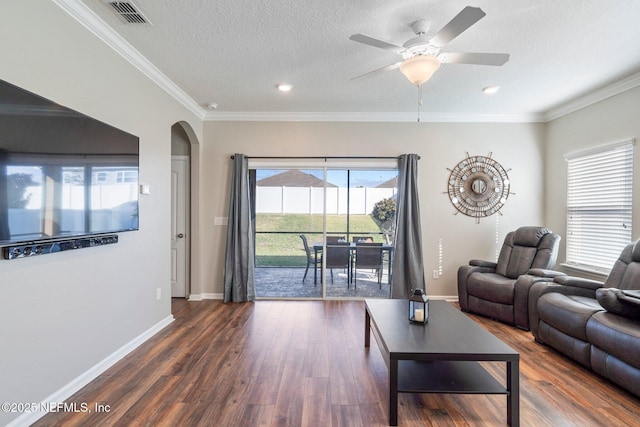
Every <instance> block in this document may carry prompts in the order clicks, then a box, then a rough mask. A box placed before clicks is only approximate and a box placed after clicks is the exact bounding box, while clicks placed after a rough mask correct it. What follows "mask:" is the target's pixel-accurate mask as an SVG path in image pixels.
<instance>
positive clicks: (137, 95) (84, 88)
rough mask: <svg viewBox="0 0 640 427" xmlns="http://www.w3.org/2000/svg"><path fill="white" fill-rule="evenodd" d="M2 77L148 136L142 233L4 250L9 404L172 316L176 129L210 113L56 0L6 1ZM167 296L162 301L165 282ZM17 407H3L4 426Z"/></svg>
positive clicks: (0, 372) (48, 391) (2, 335)
mask: <svg viewBox="0 0 640 427" xmlns="http://www.w3.org/2000/svg"><path fill="white" fill-rule="evenodd" d="M2 6H3V10H2V13H1V14H0V51H1V52H2V60H0V78H2V79H3V80H6V81H8V82H10V83H13V84H15V85H17V86H20V87H22V88H24V89H27V90H29V91H31V92H34V93H36V94H39V95H41V96H44V97H45V98H48V99H51V100H53V101H55V102H57V103H60V104H62V105H66V106H68V107H70V108H72V109H74V110H77V111H80V112H82V113H84V114H87V115H89V116H91V117H94V118H96V119H98V120H101V121H103V122H106V123H108V124H110V125H113V126H115V127H118V128H120V129H123V130H125V131H127V132H130V133H132V134H134V135H137V136H139V137H140V153H141V157H140V181H141V183H143V184H148V185H150V186H151V194H150V195H146V196H141V197H140V230H139V231H135V232H128V233H121V234H120V242H119V243H118V244H115V245H108V246H104V247H98V248H87V249H82V250H75V251H66V252H62V253H58V254H52V255H44V256H40V257H33V258H29V259H18V260H12V261H7V260H2V259H0V325H1V327H0V343H1V344H0V345H1V349H2V350H1V351H0V378H1V380H0V401H2V402H39V401H42V400H44V399H46V398H47V397H48V396H51V395H53V394H55V393H57V392H58V391H59V390H61V389H63V388H65V387H67V390H68V389H69V388H68V387H70V384H71V386H72V385H73V384H78V381H79V377H80V376H81V375H83V374H85V373H86V372H87V371H89V370H90V369H92V368H93V367H95V366H96V365H99V364H100V363H103V361H104V360H105V359H108V358H109V357H112V356H113V355H114V354H117V352H118V350H119V349H120V348H121V347H123V346H125V345H127V344H128V343H130V342H131V341H132V340H134V339H136V338H137V337H139V336H140V335H141V334H144V333H145V332H146V331H148V330H150V329H152V328H154V327H156V326H157V325H161V324H164V323H166V322H167V321H170V320H171V306H170V282H169V276H170V272H169V248H170V241H169V233H168V229H169V221H170V214H169V203H170V202H169V201H170V197H169V196H170V149H171V146H170V142H171V141H170V129H171V126H172V125H173V124H174V123H175V122H177V121H186V122H189V123H191V126H192V127H193V129H196V130H197V132H201V129H202V127H201V123H200V122H199V120H198V119H197V118H196V117H194V116H193V115H192V114H191V113H189V112H188V111H187V110H186V109H185V108H184V107H182V106H181V105H180V104H179V103H178V102H177V101H175V100H174V99H173V98H172V97H170V96H169V95H168V94H167V93H166V92H165V91H164V90H162V89H160V88H159V87H158V86H157V85H156V84H155V83H152V82H151V81H150V80H149V79H148V78H146V77H145V76H144V75H142V73H141V72H140V71H138V70H137V69H135V68H134V67H133V66H131V65H130V64H129V63H128V62H126V61H125V60H124V59H122V58H121V57H120V56H118V55H117V54H116V53H115V52H114V51H113V50H111V49H110V48H109V47H107V46H106V45H105V44H104V43H103V42H101V41H100V40H98V39H97V38H96V37H95V36H94V35H92V34H91V33H89V32H88V31H87V30H86V29H85V28H83V27H82V26H81V25H79V24H78V23H76V22H75V21H74V20H73V19H72V18H70V17H69V16H68V15H66V14H65V13H64V12H63V11H62V10H60V9H59V8H58V7H57V6H55V5H54V4H53V2H51V1H47V0H30V1H20V2H2ZM158 288H159V289H160V290H161V293H162V297H161V299H160V300H156V292H157V289H158ZM18 415H19V414H17V413H5V412H0V425H5V424H7V423H8V422H9V421H10V420H12V419H14V418H16V417H17V416H18Z"/></svg>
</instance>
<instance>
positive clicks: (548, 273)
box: [527, 268, 566, 279]
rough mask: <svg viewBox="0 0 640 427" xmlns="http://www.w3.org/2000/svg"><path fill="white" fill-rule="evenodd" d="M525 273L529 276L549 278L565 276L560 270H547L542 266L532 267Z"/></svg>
mask: <svg viewBox="0 0 640 427" xmlns="http://www.w3.org/2000/svg"><path fill="white" fill-rule="evenodd" d="M527 274H528V275H530V276H536V277H547V278H551V279H553V278H554V277H558V276H566V274H565V273H563V272H561V271H556V270H547V269H544V268H532V269H530V270H529V271H527Z"/></svg>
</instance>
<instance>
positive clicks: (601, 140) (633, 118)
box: [545, 87, 640, 274]
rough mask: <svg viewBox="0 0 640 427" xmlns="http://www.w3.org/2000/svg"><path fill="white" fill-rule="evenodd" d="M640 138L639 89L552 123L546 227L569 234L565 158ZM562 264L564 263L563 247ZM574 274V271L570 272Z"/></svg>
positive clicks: (635, 227) (638, 166)
mask: <svg viewBox="0 0 640 427" xmlns="http://www.w3.org/2000/svg"><path fill="white" fill-rule="evenodd" d="M639 135H640V87H635V88H633V89H630V90H628V91H626V92H623V93H621V94H618V95H615V96H612V97H610V98H607V99H605V100H603V101H600V102H598V103H596V104H593V105H590V106H588V107H585V108H583V109H581V110H578V111H576V112H574V113H571V114H568V115H566V116H564V117H561V118H558V119H556V120H553V121H552V122H550V123H549V124H548V127H547V135H546V141H547V142H546V145H547V150H546V156H545V176H546V177H547V181H546V185H545V200H546V210H545V217H546V218H547V224H548V225H549V227H551V228H552V229H554V230H557V231H559V232H560V233H561V234H562V235H563V236H564V235H565V234H566V212H567V204H566V196H567V166H566V163H565V160H564V155H565V154H567V153H571V152H574V151H579V150H585V149H588V148H592V147H597V146H601V145H606V144H610V143H612V142H618V141H622V140H625V139H629V138H638V136H639ZM634 151H635V152H634V165H633V196H634V197H633V211H634V215H633V222H632V238H633V240H637V239H638V238H639V237H640V215H638V212H640V197H638V196H639V195H640V154H639V153H638V145H637V142H636V147H635V148H634ZM560 247H561V252H560V256H559V257H558V261H559V262H564V261H565V251H564V245H560ZM569 272H570V273H572V274H574V273H576V272H575V271H569Z"/></svg>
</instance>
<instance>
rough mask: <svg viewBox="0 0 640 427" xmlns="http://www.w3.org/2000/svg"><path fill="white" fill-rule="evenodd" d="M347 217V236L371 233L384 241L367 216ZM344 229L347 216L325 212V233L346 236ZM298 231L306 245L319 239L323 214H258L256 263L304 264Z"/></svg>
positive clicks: (286, 265)
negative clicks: (304, 239) (305, 238)
mask: <svg viewBox="0 0 640 427" xmlns="http://www.w3.org/2000/svg"><path fill="white" fill-rule="evenodd" d="M349 219H350V220H349V230H350V235H359V234H363V235H367V236H373V237H374V241H376V242H383V237H382V235H380V234H378V233H379V232H380V229H379V228H378V226H377V225H376V223H375V222H374V221H373V219H372V218H371V217H370V216H369V215H351V216H350V217H349ZM346 230H347V217H346V215H327V232H328V233H331V234H334V232H335V233H338V234H337V235H343V236H346V235H347V232H346ZM261 232H270V233H269V234H263V233H261ZM272 233H275V234H272ZM300 234H304V235H305V236H307V240H308V242H309V245H312V244H313V242H319V241H322V215H309V214H257V215H256V266H257V267H267V266H273V267H275V266H279V267H295V266H305V265H306V264H307V261H306V254H305V252H304V247H303V245H302V239H300Z"/></svg>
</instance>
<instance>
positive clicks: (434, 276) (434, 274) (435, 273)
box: [431, 270, 440, 279]
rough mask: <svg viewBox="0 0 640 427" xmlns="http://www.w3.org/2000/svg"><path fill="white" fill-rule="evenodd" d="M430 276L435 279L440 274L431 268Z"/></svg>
mask: <svg viewBox="0 0 640 427" xmlns="http://www.w3.org/2000/svg"><path fill="white" fill-rule="evenodd" d="M431 277H432V278H434V279H437V278H438V277H440V275H439V274H438V270H433V271H432V272H431Z"/></svg>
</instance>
